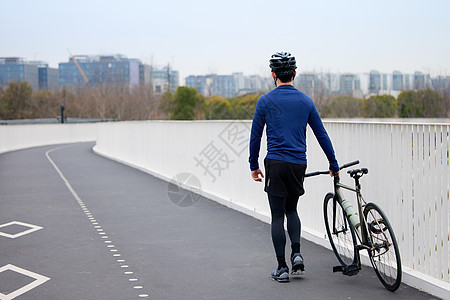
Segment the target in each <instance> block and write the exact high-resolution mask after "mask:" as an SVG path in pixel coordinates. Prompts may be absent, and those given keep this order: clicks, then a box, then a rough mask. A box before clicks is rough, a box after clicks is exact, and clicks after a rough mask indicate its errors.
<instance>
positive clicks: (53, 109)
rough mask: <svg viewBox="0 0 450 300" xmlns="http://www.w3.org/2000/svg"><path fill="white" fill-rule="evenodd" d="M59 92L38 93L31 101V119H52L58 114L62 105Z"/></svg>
mask: <svg viewBox="0 0 450 300" xmlns="http://www.w3.org/2000/svg"><path fill="white" fill-rule="evenodd" d="M62 100H63V99H62V97H61V95H60V93H59V92H54V93H52V92H50V91H38V92H36V93H34V94H33V97H32V100H31V105H30V108H31V115H30V117H31V118H54V117H56V116H58V115H59V114H60V112H61V111H60V108H61V105H62V103H63V101H62Z"/></svg>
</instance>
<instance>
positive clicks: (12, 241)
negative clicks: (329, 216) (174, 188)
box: [0, 143, 433, 300]
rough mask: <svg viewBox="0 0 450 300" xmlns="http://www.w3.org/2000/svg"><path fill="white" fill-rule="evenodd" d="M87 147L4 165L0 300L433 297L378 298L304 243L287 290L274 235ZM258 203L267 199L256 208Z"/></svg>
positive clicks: (367, 275)
mask: <svg viewBox="0 0 450 300" xmlns="http://www.w3.org/2000/svg"><path fill="white" fill-rule="evenodd" d="M92 147H93V143H81V144H70V145H56V146H46V147H39V148H31V149H26V150H20V151H15V152H9V153H4V154H1V155H0V208H1V209H0V299H14V298H16V299H46V300H48V299H96V300H101V299H140V298H144V299H361V298H364V299H377V300H378V299H433V297H432V296H430V295H428V294H425V293H423V292H420V291H418V290H416V289H413V288H411V287H409V286H406V285H402V286H401V287H400V289H399V290H398V291H397V292H396V293H390V292H388V291H387V290H385V289H384V287H383V286H382V285H381V283H380V282H379V281H378V279H377V278H376V276H375V273H374V272H373V270H371V269H370V268H363V270H362V271H361V272H360V273H359V274H358V275H357V276H354V277H346V276H343V275H340V274H333V273H332V267H333V266H334V265H336V259H335V257H334V255H333V253H332V252H331V251H329V250H327V249H325V248H323V247H320V246H318V245H315V244H313V243H310V242H308V241H306V240H303V241H302V253H303V256H304V258H305V263H306V271H307V272H306V273H305V274H304V275H303V276H302V277H300V278H298V279H295V280H291V282H290V283H288V284H280V283H277V282H274V281H272V280H270V279H269V274H270V271H271V270H272V269H273V267H274V266H275V265H274V263H275V259H274V257H273V256H274V254H273V249H272V243H271V240H270V225H268V224H265V223H263V222H261V221H259V220H256V219H253V218H251V217H248V216H246V215H244V214H241V213H239V212H236V211H233V210H231V209H228V208H226V207H224V206H221V205H219V204H217V203H215V202H213V201H210V200H208V199H204V198H200V199H199V200H198V201H197V202H196V203H195V204H194V205H193V206H189V207H184V208H183V207H179V206H176V205H174V204H173V202H171V201H170V199H169V196H168V195H169V194H168V184H167V183H166V182H164V181H162V180H159V179H157V178H155V177H152V176H151V175H149V174H146V173H143V172H141V171H138V170H135V169H133V168H130V167H128V166H125V165H121V164H119V163H116V162H113V161H111V160H108V159H105V158H103V157H100V156H98V155H96V154H94V153H93V151H92ZM262 201H264V200H262Z"/></svg>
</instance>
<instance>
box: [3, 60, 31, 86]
mask: <svg viewBox="0 0 450 300" xmlns="http://www.w3.org/2000/svg"><path fill="white" fill-rule="evenodd" d="M25 81H26V82H28V84H29V85H30V86H31V87H32V88H33V90H34V91H37V90H38V89H39V71H38V66H37V65H33V64H30V63H27V62H25V60H24V59H23V58H20V57H1V58H0V85H1V86H3V87H4V88H6V87H7V86H8V85H9V83H11V82H25Z"/></svg>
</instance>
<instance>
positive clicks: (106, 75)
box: [59, 55, 145, 88]
mask: <svg viewBox="0 0 450 300" xmlns="http://www.w3.org/2000/svg"><path fill="white" fill-rule="evenodd" d="M77 64H78V66H79V67H78V66H77ZM141 64H142V63H141V62H140V61H139V60H137V59H128V58H126V57H125V56H123V55H114V56H88V55H77V56H73V57H70V58H69V61H68V62H66V63H60V64H59V83H60V86H61V87H63V86H64V87H70V86H78V85H101V84H115V85H117V84H123V85H125V86H127V87H129V88H131V87H133V86H136V85H139V83H140V81H141V80H145V79H143V78H141V76H143V73H142V72H141V71H142V70H141V69H140V65H141ZM80 69H81V70H80ZM83 73H84V75H85V77H84V76H83ZM86 81H87V82H86Z"/></svg>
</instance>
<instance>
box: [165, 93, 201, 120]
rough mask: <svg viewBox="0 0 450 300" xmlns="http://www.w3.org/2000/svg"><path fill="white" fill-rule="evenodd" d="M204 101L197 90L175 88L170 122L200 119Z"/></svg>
mask: <svg viewBox="0 0 450 300" xmlns="http://www.w3.org/2000/svg"><path fill="white" fill-rule="evenodd" d="M204 103H205V99H204V98H203V96H201V95H199V94H198V92H197V90H196V89H194V88H191V87H185V86H181V87H178V88H177V91H176V93H175V98H174V101H173V110H172V114H171V119H172V120H195V119H199V117H201V111H203V110H204Z"/></svg>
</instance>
